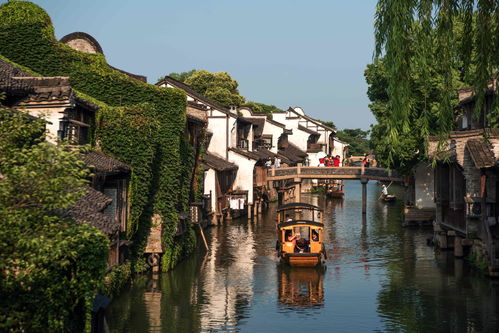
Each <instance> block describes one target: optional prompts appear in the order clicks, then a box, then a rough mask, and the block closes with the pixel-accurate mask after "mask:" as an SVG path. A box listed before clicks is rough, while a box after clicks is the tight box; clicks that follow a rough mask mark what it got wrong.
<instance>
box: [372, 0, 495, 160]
mask: <svg viewBox="0 0 499 333" xmlns="http://www.w3.org/2000/svg"><path fill="white" fill-rule="evenodd" d="M498 15H499V5H498V2H497V0H476V1H475V0H438V1H437V0H418V1H399V0H378V4H377V9H376V19H375V37H376V50H375V58H376V59H377V60H380V59H381V58H383V65H384V71H385V74H386V82H387V86H386V93H387V96H388V99H387V101H386V105H387V110H389V112H388V114H387V117H386V118H385V121H384V122H383V123H382V124H380V125H381V126H383V127H384V128H383V132H385V133H386V135H385V136H386V138H385V139H384V144H385V147H386V150H387V159H386V162H387V163H388V164H390V165H396V161H395V159H396V158H397V157H396V155H397V153H399V152H400V151H402V150H405V149H406V147H404V145H405V144H406V142H405V141H406V140H405V139H406V138H407V137H408V136H412V132H413V131H414V125H415V124H414V120H415V117H417V118H418V120H419V123H418V124H416V126H417V127H418V129H417V130H418V131H419V132H421V134H428V133H430V132H435V133H438V134H445V133H447V132H448V131H449V130H450V129H451V128H452V125H453V119H452V118H453V97H454V96H455V90H454V89H455V88H458V87H459V85H456V84H455V83H456V82H455V78H456V76H455V74H456V70H459V71H461V73H460V75H459V79H460V80H461V81H463V80H464V81H467V82H470V83H472V84H473V85H474V86H475V88H476V92H477V109H481V108H482V107H483V103H484V95H485V91H486V89H487V81H488V80H489V79H490V75H491V74H492V73H493V72H494V71H497V69H498V66H499V57H497V54H499V52H498V51H499V19H498ZM436 81H438V82H436ZM415 83H416V84H417V86H418V88H419V89H417V90H415V89H414V84H415ZM435 84H437V85H438V90H437V91H434V88H435ZM433 92H436V94H435V96H430V94H432V93H433ZM421 97H423V99H421ZM418 101H422V102H423V104H422V106H421V105H417V103H416V102H418ZM435 106H436V107H435ZM378 132H380V134H381V131H378V130H373V134H376V133H378Z"/></svg>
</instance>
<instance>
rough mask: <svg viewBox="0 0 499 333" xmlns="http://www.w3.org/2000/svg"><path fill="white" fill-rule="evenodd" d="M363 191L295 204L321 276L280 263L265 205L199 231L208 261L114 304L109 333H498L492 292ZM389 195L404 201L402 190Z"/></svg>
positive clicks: (426, 234)
mask: <svg viewBox="0 0 499 333" xmlns="http://www.w3.org/2000/svg"><path fill="white" fill-rule="evenodd" d="M380 190H381V189H380V187H379V186H378V185H377V184H376V183H375V182H369V184H368V205H367V216H366V218H365V219H363V218H362V214H361V185H360V182H358V181H350V182H346V184H345V198H344V200H326V199H324V198H323V197H322V196H319V195H303V201H307V202H309V203H312V204H316V205H319V206H321V207H323V208H324V210H325V229H326V231H325V233H326V235H325V240H326V242H327V253H328V260H327V269H325V270H321V269H297V268H289V267H283V266H281V265H280V264H279V262H278V259H277V257H276V252H275V240H276V236H275V218H276V215H275V209H276V208H277V206H276V205H275V204H273V205H271V207H270V208H269V210H268V212H267V214H265V215H264V216H263V218H261V219H258V220H255V221H252V222H248V221H246V220H234V221H232V222H229V223H226V224H225V225H222V226H218V227H213V228H210V229H209V230H208V234H207V238H208V243H209V244H210V251H209V252H208V253H205V251H202V249H200V251H199V253H198V254H197V255H195V256H193V257H192V258H190V259H188V260H186V261H184V262H182V263H181V264H180V265H178V266H177V267H176V268H175V270H173V271H172V272H169V273H164V274H161V275H159V276H152V275H142V276H139V277H137V278H136V279H135V280H134V281H133V283H132V284H131V285H130V287H129V288H128V289H127V290H125V291H124V292H123V293H122V294H121V295H120V296H119V297H116V298H115V299H114V300H113V301H112V303H111V305H110V307H109V308H108V310H107V313H106V317H107V322H108V325H109V328H110V331H111V332H120V333H122V332H252V333H259V332H286V333H291V332H307V333H309V332H333V331H334V332H498V331H499V321H498V316H499V314H498V311H499V310H498V309H499V297H498V296H499V284H498V282H497V281H494V280H490V279H488V278H486V277H483V276H481V275H479V274H478V273H476V272H474V271H473V270H471V269H470V267H469V266H468V265H467V263H466V262H465V261H464V260H462V259H461V260H459V259H458V260H456V259H454V257H453V256H452V253H449V252H436V251H435V250H434V248H433V247H431V246H428V245H427V239H428V238H430V237H431V234H432V231H431V230H430V229H413V228H411V229H409V228H403V227H402V226H401V224H402V223H401V221H402V218H401V216H402V200H398V201H397V202H395V203H383V202H380V201H379V200H378V196H379V194H380ZM390 192H393V193H395V194H397V196H398V198H403V190H402V188H397V187H395V186H392V187H390Z"/></svg>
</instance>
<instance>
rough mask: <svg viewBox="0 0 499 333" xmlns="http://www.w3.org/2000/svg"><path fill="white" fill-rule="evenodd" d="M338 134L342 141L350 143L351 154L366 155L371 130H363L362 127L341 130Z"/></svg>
mask: <svg viewBox="0 0 499 333" xmlns="http://www.w3.org/2000/svg"><path fill="white" fill-rule="evenodd" d="M336 136H337V137H338V139H340V140H341V141H345V142H347V143H348V144H349V148H348V151H349V154H351V155H356V156H358V155H364V154H365V153H366V152H367V151H369V139H368V136H369V131H363V130H361V129H360V128H356V129H348V128H345V129H344V130H339V131H337V132H336Z"/></svg>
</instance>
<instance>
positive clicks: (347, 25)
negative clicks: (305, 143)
mask: <svg viewBox="0 0 499 333" xmlns="http://www.w3.org/2000/svg"><path fill="white" fill-rule="evenodd" d="M0 2H4V1H3V0H0ZM34 2H35V3H37V4H39V5H40V6H42V7H43V8H44V9H45V10H47V11H48V13H49V15H50V16H51V17H52V20H53V23H54V26H55V32H56V37H57V38H61V37H63V36H64V35H66V34H68V33H71V32H75V31H83V32H86V33H89V34H90V35H92V36H93V37H95V38H96V39H97V40H98V41H99V43H100V45H101V46H102V48H103V50H104V53H105V55H106V57H107V60H108V63H109V64H111V65H113V66H115V67H118V68H121V69H123V70H126V71H129V72H132V73H136V74H142V75H145V76H147V78H148V81H149V83H155V82H156V79H157V78H158V77H160V76H163V75H166V74H168V73H170V72H182V71H187V70H190V69H193V68H196V69H206V70H208V71H211V72H218V71H225V72H229V73H230V74H231V75H232V77H233V78H234V79H236V80H237V81H238V82H239V90H240V92H241V94H242V95H244V96H245V97H246V98H247V99H249V100H253V101H257V102H262V103H266V104H274V105H276V106H278V107H280V108H287V107H289V106H301V107H303V109H304V110H305V112H306V113H307V114H309V115H310V116H312V117H314V118H319V119H323V120H332V121H333V122H334V123H335V124H336V126H337V127H338V128H340V129H342V128H363V129H368V128H369V125H370V124H372V123H374V122H375V119H374V117H373V116H372V114H371V113H370V112H369V108H368V104H369V100H368V98H367V96H366V90H367V85H366V83H365V80H364V75H363V73H364V69H365V67H366V65H367V64H368V63H370V62H371V60H372V53H373V45H374V37H373V19H374V10H375V6H376V1H375V0H301V1H297V0H246V1H240V0H180V1H179V0H176V1H172V0H142V1H138V0H133V1H132V0H84V1H83V0H34Z"/></svg>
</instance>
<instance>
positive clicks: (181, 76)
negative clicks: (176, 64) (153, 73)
mask: <svg viewBox="0 0 499 333" xmlns="http://www.w3.org/2000/svg"><path fill="white" fill-rule="evenodd" d="M196 72H197V70H196V69H191V70H190V71H187V72H181V73H170V74H168V76H169V77H171V78H174V79H175V80H177V81H180V82H185V80H187V79H188V78H190V77H191V76H192V74H194V73H196ZM158 81H161V79H160V80H158Z"/></svg>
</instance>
